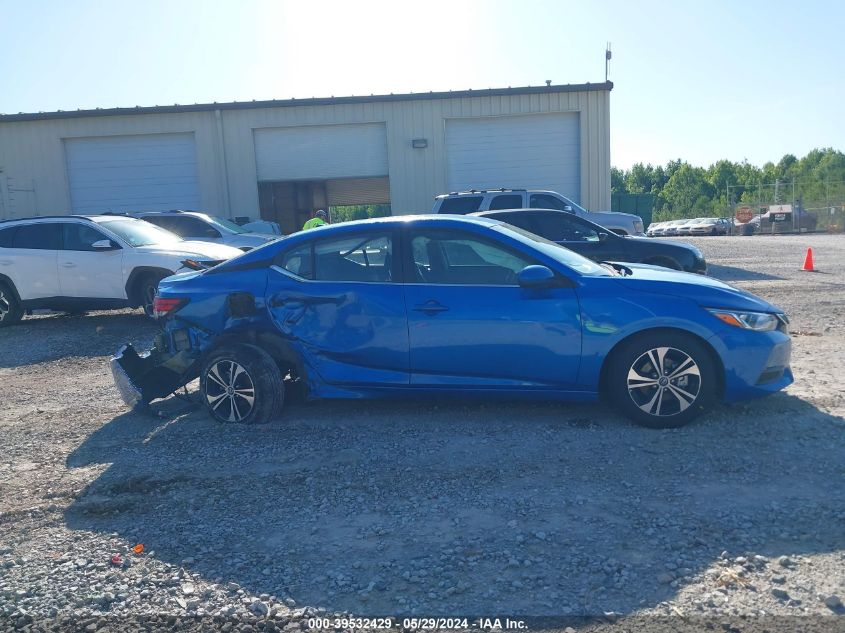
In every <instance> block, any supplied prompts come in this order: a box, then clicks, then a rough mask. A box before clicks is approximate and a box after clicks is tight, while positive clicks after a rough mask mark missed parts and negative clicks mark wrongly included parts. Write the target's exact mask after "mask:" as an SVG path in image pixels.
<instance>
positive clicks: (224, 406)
mask: <svg viewBox="0 0 845 633" xmlns="http://www.w3.org/2000/svg"><path fill="white" fill-rule="evenodd" d="M282 379H283V376H282V372H281V370H280V369H279V367H278V365H276V362H275V361H274V360H273V358H272V357H271V356H270V355H269V354H267V352H265V351H264V350H262V349H259V348H258V347H254V346H252V345H231V346H226V347H221V348H220V349H218V350H216V351H214V352H212V353H211V354H210V355H209V357H208V358H207V359H206V361H205V363H203V367H202V371H201V373H200V392H201V393H202V399H203V403H204V404H205V406H206V409H208V412H209V413H210V414H211V417H213V418H214V419H215V420H217V421H218V422H224V423H233V422H234V423H239V424H264V423H266V422H269V421H271V420H272V419H273V418H275V417H277V416H278V415H279V413H281V409H282V405H283V404H284V400H285V385H284V382H283V380H282Z"/></svg>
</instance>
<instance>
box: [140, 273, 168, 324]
mask: <svg viewBox="0 0 845 633" xmlns="http://www.w3.org/2000/svg"><path fill="white" fill-rule="evenodd" d="M165 277H167V275H156V274H150V275H144V276H143V277H141V279H140V280H139V281H138V286H137V291H136V292H137V294H136V296H137V297H138V305H139V306H140V307H141V308H142V309H143V310H144V314H146V315H147V316H148V317H152V316H153V300H154V299H155V296H156V292H158V282H160V281H161V280H162V279H164V278H165Z"/></svg>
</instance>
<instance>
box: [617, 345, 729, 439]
mask: <svg viewBox="0 0 845 633" xmlns="http://www.w3.org/2000/svg"><path fill="white" fill-rule="evenodd" d="M608 362H609V363H610V364H609V366H608V372H607V375H606V378H607V382H606V383H605V388H606V394H607V395H608V396H609V399H610V401H611V402H613V403H614V404H615V405H616V406H617V407H618V408H619V409H620V410H621V411H622V413H624V414H625V415H626V416H627V417H628V418H630V419H631V420H633V421H634V422H636V423H637V424H639V425H641V426H647V427H649V428H652V429H671V428H677V427H680V426H683V425H685V424H687V423H689V422H690V421H692V420H693V419H694V418H696V417H697V416H699V415H701V414H702V413H704V412H705V411H707V410H708V409H709V408H710V407H711V406H712V405H713V402H714V401H715V399H716V395H717V393H718V377H717V369H716V363H715V362H714V361H713V358H712V357H711V355H710V353H709V351H708V350H707V349H706V348H705V347H704V345H703V344H702V343H700V342H699V341H697V340H696V339H695V338H693V337H692V336H689V335H686V334H683V333H680V332H654V333H647V334H643V335H641V336H638V337H636V338H634V339H632V340H631V341H629V342H627V343H624V344H623V346H622V347H621V348H620V349H618V350H617V351H616V352H614V354H613V356H612V358H611V359H609V361H608ZM690 363H692V364H690ZM660 364H662V365H663V370H662V371H660V372H659V373H660V374H662V375H660V376H658V371H657V369H658V367H659V366H660ZM667 372H668V375H667ZM674 372H680V373H679V376H677V377H676V378H675V379H672V378H671V376H672V374H673V373H674ZM664 382H665V385H663V384H661V383H664Z"/></svg>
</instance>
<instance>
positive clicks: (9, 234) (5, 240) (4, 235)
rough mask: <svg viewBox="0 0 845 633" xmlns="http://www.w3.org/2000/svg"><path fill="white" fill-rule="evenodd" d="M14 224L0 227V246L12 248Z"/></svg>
mask: <svg viewBox="0 0 845 633" xmlns="http://www.w3.org/2000/svg"><path fill="white" fill-rule="evenodd" d="M17 230H18V227H16V226H10V227H8V228H5V229H0V248H12V241H13V240H14V239H15V232H16V231H17Z"/></svg>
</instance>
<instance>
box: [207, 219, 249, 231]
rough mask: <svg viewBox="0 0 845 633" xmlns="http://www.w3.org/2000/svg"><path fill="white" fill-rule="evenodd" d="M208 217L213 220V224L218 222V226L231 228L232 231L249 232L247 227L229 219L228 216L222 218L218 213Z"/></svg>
mask: <svg viewBox="0 0 845 633" xmlns="http://www.w3.org/2000/svg"><path fill="white" fill-rule="evenodd" d="M208 219H209V220H211V223H212V224H216V225H217V226H222V227H223V228H224V229H228V230H230V231H231V232H232V233H248V232H249V231H247V230H246V229H244V228H243V227H242V226H238V225H237V224H235V223H234V222H232V221H231V220H227V219H226V218H220V217H217V216H216V215H210V216H208Z"/></svg>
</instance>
